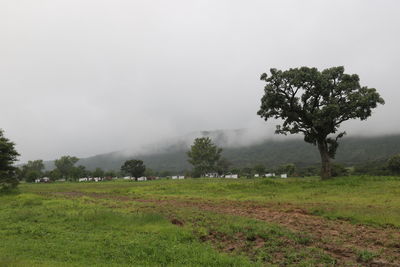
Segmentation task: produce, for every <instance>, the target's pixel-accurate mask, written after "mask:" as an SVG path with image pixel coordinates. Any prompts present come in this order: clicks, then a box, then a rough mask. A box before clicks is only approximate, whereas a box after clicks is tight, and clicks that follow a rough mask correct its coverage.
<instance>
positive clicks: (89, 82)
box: [0, 0, 400, 161]
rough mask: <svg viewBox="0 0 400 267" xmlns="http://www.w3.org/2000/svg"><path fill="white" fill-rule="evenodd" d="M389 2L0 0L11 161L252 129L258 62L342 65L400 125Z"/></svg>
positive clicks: (370, 125)
mask: <svg viewBox="0 0 400 267" xmlns="http://www.w3.org/2000/svg"><path fill="white" fill-rule="evenodd" d="M399 14H400V1H396V0H393V1H389V0H386V1H385V0H381V1H378V0H376V1H368V0H359V1H351V0H343V1H337V0H335V1H333V0H332V1H322V0H316V1H299V0H296V1H285V0H283V1H282V0H281V1H265V0H263V1H257V0H250V1H244V0H243V1H235V0H214V1H207V0H181V1H180V0H169V1H162V0H159V1H156V0H140V1H138V0H136V1H135V0H126V1H122V0H103V1H99V0H63V1H61V0H38V1H31V0H25V1H22V0H0V93H1V94H0V128H2V129H4V130H5V135H6V137H8V138H10V139H11V140H12V141H14V142H16V144H17V149H18V151H19V152H20V153H21V160H22V161H25V160H30V159H39V158H41V159H46V160H47V159H54V158H56V157H59V156H61V155H66V154H69V155H75V156H78V157H85V156H90V155H93V154H99V153H103V152H109V151H115V150H120V149H125V148H127V147H136V146H139V145H141V144H145V143H151V142H156V141H159V140H162V139H165V138H170V137H173V136H179V135H183V134H185V133H187V132H191V131H195V130H212V129H234V128H252V129H255V131H261V132H266V134H270V133H271V131H272V130H271V129H273V128H274V123H269V126H265V125H266V124H265V123H264V122H263V120H262V119H261V118H259V117H258V116H257V115H256V112H257V110H258V108H259V104H260V98H261V96H262V93H263V83H262V82H261V81H260V80H259V76H260V74H261V73H262V72H266V71H267V70H268V69H269V68H271V67H275V68H279V69H286V68H290V67H299V66H310V67H318V68H320V69H323V68H327V67H331V66H338V65H344V66H345V68H346V72H348V73H357V74H359V75H360V78H361V83H362V85H367V86H369V87H375V88H377V89H378V91H379V92H380V93H381V95H382V96H383V98H384V99H385V100H386V105H385V106H380V107H379V108H378V109H377V110H376V111H375V112H374V114H373V116H372V117H371V118H370V119H369V120H367V121H366V122H362V123H359V122H351V123H347V124H346V125H345V126H346V127H345V130H347V131H348V134H349V135H351V134H359V133H363V134H365V133H373V134H376V133H378V134H379V133H392V132H399V130H400V116H399V113H400V107H399V104H398V99H399V96H400V93H399V85H398V68H399V65H400V53H399V48H400V35H399V33H400V16H399Z"/></svg>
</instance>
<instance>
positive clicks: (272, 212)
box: [56, 192, 400, 266]
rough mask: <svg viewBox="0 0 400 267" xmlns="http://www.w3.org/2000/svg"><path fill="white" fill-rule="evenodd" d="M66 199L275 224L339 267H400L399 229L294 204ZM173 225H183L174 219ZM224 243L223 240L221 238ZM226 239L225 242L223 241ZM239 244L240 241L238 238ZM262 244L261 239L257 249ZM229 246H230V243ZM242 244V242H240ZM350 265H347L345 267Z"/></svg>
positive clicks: (230, 248) (76, 194)
mask: <svg viewBox="0 0 400 267" xmlns="http://www.w3.org/2000/svg"><path fill="white" fill-rule="evenodd" d="M56 194H61V195H63V196H67V197H80V196H88V197H92V198H95V199H114V200H118V201H122V202H129V201H136V202H142V203H152V204H157V206H165V207H174V208H178V207H181V208H195V209H199V210H204V211H212V212H217V213H222V214H229V215H235V216H243V217H248V218H255V219H258V220H262V221H266V222H271V223H275V224H278V225H281V226H284V227H286V228H287V229H290V230H292V231H294V232H298V233H306V234H307V235H310V236H311V237H312V244H311V245H312V246H313V247H317V248H321V249H323V250H324V251H325V252H326V253H328V254H329V255H331V256H332V257H333V258H335V259H336V260H337V262H338V263H339V264H341V263H342V264H343V265H347V266H354V265H352V264H350V265H349V263H351V262H352V263H357V262H358V264H359V265H360V266H400V230H399V229H398V228H389V227H385V228H383V227H382V228H377V227H372V226H367V225H362V224H352V223H350V222H347V221H343V220H328V219H325V218H322V217H319V216H314V215H311V214H309V213H308V212H307V211H306V210H304V209H302V208H299V207H296V206H295V205H292V204H270V203H268V204H260V203H255V202H250V201H218V202H215V201H204V200H203V199H195V198H191V199H172V198H167V199H135V198H131V197H128V196H115V195H108V194H101V193H82V192H63V193H56ZM171 222H172V223H173V224H176V225H179V226H182V225H183V224H184V223H183V222H182V221H180V220H178V219H172V220H171ZM215 235H219V233H211V235H210V237H206V238H204V239H205V240H211V241H212V240H213V239H214V236H215ZM220 239H221V238H220ZM222 239H223V238H222ZM237 240H240V238H237ZM263 242H264V241H263V240H262V239H260V238H258V239H257V242H256V243H255V244H257V246H262V244H263ZM226 243H231V240H227V241H226ZM239 243H240V241H239ZM235 246H238V244H227V246H226V247H225V249H224V250H225V251H226V252H229V251H233V250H235V249H236V247H235ZM365 250H367V251H370V252H373V253H375V254H376V256H375V257H374V259H373V260H371V261H369V262H361V261H360V258H359V255H358V252H357V251H365ZM346 263H347V264H346Z"/></svg>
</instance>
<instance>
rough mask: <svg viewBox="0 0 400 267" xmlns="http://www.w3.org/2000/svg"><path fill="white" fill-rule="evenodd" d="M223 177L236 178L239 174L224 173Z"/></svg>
mask: <svg viewBox="0 0 400 267" xmlns="http://www.w3.org/2000/svg"><path fill="white" fill-rule="evenodd" d="M225 178H228V179H237V178H239V175H237V174H226V175H225Z"/></svg>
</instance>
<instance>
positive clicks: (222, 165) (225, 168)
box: [217, 158, 232, 175]
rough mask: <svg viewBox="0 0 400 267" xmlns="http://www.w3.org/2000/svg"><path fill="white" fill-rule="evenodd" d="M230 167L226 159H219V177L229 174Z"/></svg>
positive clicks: (230, 164)
mask: <svg viewBox="0 0 400 267" xmlns="http://www.w3.org/2000/svg"><path fill="white" fill-rule="evenodd" d="M231 166H232V163H231V162H230V161H229V160H227V159H226V158H221V159H220V160H219V161H218V162H217V172H218V174H219V175H223V174H226V173H228V172H229V168H230V167H231Z"/></svg>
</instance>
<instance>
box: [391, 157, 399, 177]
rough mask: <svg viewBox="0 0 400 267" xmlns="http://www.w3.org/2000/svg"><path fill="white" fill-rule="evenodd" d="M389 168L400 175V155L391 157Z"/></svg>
mask: <svg viewBox="0 0 400 267" xmlns="http://www.w3.org/2000/svg"><path fill="white" fill-rule="evenodd" d="M388 168H389V170H391V171H392V172H394V173H396V174H400V154H397V155H394V156H392V157H390V159H389V160H388Z"/></svg>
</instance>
